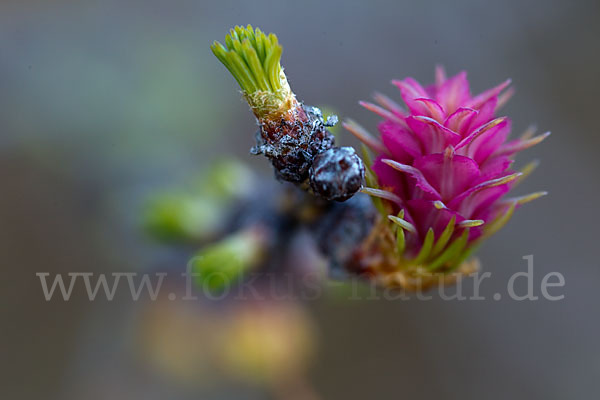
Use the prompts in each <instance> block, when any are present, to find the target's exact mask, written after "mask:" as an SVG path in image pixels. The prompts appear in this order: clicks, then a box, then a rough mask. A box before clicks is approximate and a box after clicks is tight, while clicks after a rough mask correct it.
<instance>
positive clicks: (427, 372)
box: [0, 0, 600, 400]
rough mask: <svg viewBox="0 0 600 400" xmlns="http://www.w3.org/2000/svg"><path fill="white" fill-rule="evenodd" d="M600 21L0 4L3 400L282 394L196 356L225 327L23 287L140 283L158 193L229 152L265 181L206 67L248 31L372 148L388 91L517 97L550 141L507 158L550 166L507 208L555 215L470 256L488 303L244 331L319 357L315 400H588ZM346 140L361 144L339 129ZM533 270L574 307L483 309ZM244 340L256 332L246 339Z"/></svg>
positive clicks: (553, 0)
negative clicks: (128, 276) (459, 85)
mask: <svg viewBox="0 0 600 400" xmlns="http://www.w3.org/2000/svg"><path fill="white" fill-rule="evenodd" d="M599 18H600V3H598V2H597V1H591V0H590V1H568V2H567V1H559V0H544V1H542V0H539V1H517V0H514V1H512V0H511V1H497V2H480V1H467V0H459V1H420V2H409V1H395V2H382V1H369V2H352V1H347V0H346V1H335V2H321V1H304V2H295V3H291V2H273V1H262V0H259V1H252V2H250V1H238V2H230V1H227V0H222V1H218V2H204V1H192V0H174V1H154V0H150V1H148V0H146V1H130V2H124V1H116V0H115V1H112V0H105V1H85V2H79V1H67V0H56V1H52V2H46V1H23V0H22V1H16V0H11V1H3V2H2V3H1V5H0V49H1V52H0V76H1V78H0V88H1V92H0V93H1V95H0V105H1V106H0V121H1V133H0V177H1V181H0V182H1V189H0V193H1V194H0V226H1V228H0V238H1V240H0V255H1V259H2V273H3V278H2V280H1V283H0V286H1V292H0V293H1V296H2V306H1V307H0V313H1V314H0V335H1V340H0V348H1V353H0V360H2V361H1V364H0V382H1V384H0V393H1V394H2V397H3V398H11V399H37V398H41V397H43V398H46V399H82V398H83V399H109V398H110V399H138V398H139V399H164V398H172V399H188V398H189V399H192V398H194V399H198V398H202V399H263V398H278V397H277V394H273V391H269V390H265V388H264V385H263V384H261V383H260V382H261V379H262V378H259V379H244V378H240V377H239V376H238V375H235V374H233V376H232V375H228V374H226V373H223V369H222V368H220V367H217V364H219V363H218V362H217V361H214V359H213V357H214V354H212V353H214V351H212V350H211V349H213V350H214V348H216V346H217V345H216V344H215V343H216V341H215V340H213V339H209V338H210V337H211V335H212V336H214V335H215V330H216V329H218V327H219V326H221V325H222V326H225V328H223V329H222V331H218V330H217V331H218V332H231V331H232V329H234V328H231V326H230V325H228V324H229V323H230V321H229V322H227V321H225V322H224V321H221V320H219V321H216V322H215V319H219V318H220V316H219V315H220V311H218V310H217V311H215V310H205V309H203V308H202V307H201V306H200V305H190V304H179V303H178V302H168V301H158V302H155V304H150V305H149V304H144V303H142V302H132V301H131V298H130V296H129V295H128V293H124V294H117V296H116V298H115V299H114V300H113V301H112V302H109V301H106V300H102V299H101V300H97V301H93V302H90V301H88V299H87V297H86V296H85V293H84V290H83V287H82V286H81V285H80V286H78V287H76V288H75V290H74V292H73V295H72V299H71V300H70V301H68V302H64V301H62V300H61V299H58V298H56V299H53V300H52V301H49V302H46V301H45V300H44V296H43V293H42V291H41V288H40V282H39V279H38V278H37V277H36V275H35V273H36V272H50V273H51V274H55V273H65V274H66V273H68V272H94V273H102V272H104V273H110V272H116V271H143V270H145V269H148V268H152V267H153V266H155V265H156V264H157V263H160V262H161V261H160V260H163V259H164V251H165V250H164V248H161V246H160V245H157V244H156V243H153V242H152V241H150V240H149V239H148V238H147V237H146V236H145V235H144V233H143V232H142V230H141V229H140V224H139V217H140V213H141V211H140V210H141V207H142V206H141V205H142V204H143V201H144V199H145V198H146V197H147V196H148V194H150V193H153V192H154V191H156V190H163V189H164V188H165V187H170V186H172V185H174V184H177V183H178V182H181V181H183V180H185V179H188V178H189V177H190V176H193V175H194V174H197V173H199V172H201V171H203V169H204V168H206V167H207V166H208V165H210V164H211V163H212V162H214V161H215V160H216V159H217V158H218V157H222V156H226V155H230V156H233V157H237V158H239V159H240V160H242V161H244V162H247V163H249V165H251V166H252V168H254V169H255V170H256V171H257V172H258V173H262V174H265V176H267V177H270V176H271V175H270V174H271V171H270V170H269V166H268V163H267V162H266V161H265V160H264V159H262V158H255V157H252V156H250V155H249V153H248V149H249V148H250V147H251V146H252V145H253V142H254V135H253V133H254V129H255V128H254V121H253V119H252V116H251V114H250V113H249V112H248V109H247V106H246V105H245V104H244V103H243V101H241V98H240V94H239V93H238V87H237V86H236V84H235V81H234V80H233V79H232V78H231V76H229V74H228V72H227V71H226V70H225V68H223V66H222V65H221V64H220V63H219V62H218V61H217V60H216V58H215V57H214V56H213V55H212V54H211V52H210V49H209V45H210V43H211V42H212V41H213V40H214V39H218V40H221V41H222V40H223V38H224V35H225V33H226V32H227V30H228V29H229V28H230V27H231V26H233V25H236V24H243V25H245V24H248V23H251V24H253V25H255V26H259V27H261V28H262V29H263V30H265V31H267V32H275V33H277V35H278V36H279V39H280V42H281V43H283V45H284V53H283V59H282V64H283V65H284V67H285V68H286V72H287V75H288V77H289V80H290V83H291V86H292V88H293V89H294V91H295V92H296V94H297V95H298V97H299V98H301V99H303V100H304V101H305V102H306V103H307V104H315V105H326V106H327V107H328V108H330V109H332V110H335V112H336V113H338V114H339V115H340V117H341V118H345V117H350V116H351V117H352V118H353V119H355V120H358V121H360V122H361V123H362V124H363V125H364V126H366V127H370V128H371V129H372V130H374V129H375V123H376V121H377V118H376V117H375V116H374V115H372V114H371V113H369V112H367V111H366V110H363V109H362V108H361V107H360V106H359V105H358V103H357V102H358V100H360V99H368V98H369V97H370V96H371V94H372V93H373V92H374V91H375V90H377V91H382V92H383V93H386V94H388V95H390V96H392V97H394V98H399V96H398V94H397V93H396V91H395V90H394V88H393V87H392V86H391V85H390V84H389V82H390V80H391V79H393V78H400V79H401V78H403V77H405V76H413V77H414V78H416V79H418V80H420V81H421V82H431V81H432V80H433V69H434V65H435V64H436V63H441V64H443V65H445V67H446V69H447V71H448V73H449V74H454V73H456V72H458V71H460V70H462V69H465V70H467V71H468V73H469V78H470V81H471V85H472V90H473V91H474V92H480V91H482V90H484V89H486V88H488V87H491V86H493V85H495V84H497V83H499V82H501V81H502V80H504V79H505V78H507V77H510V78H512V79H513V85H514V87H515V88H516V90H517V92H516V95H515V96H514V98H513V99H512V100H511V101H510V102H509V104H508V105H507V107H506V108H505V109H504V110H503V113H506V114H507V115H509V116H511V118H512V119H513V129H514V131H515V134H518V133H519V132H520V131H523V130H525V129H526V128H527V127H528V126H529V125H530V124H532V123H534V124H536V125H537V126H538V128H539V130H540V131H546V130H551V131H552V132H553V135H552V136H551V137H550V138H549V140H547V141H546V142H544V143H543V144H541V145H540V146H538V147H536V148H534V149H531V150H528V151H526V152H525V153H524V154H523V155H522V156H521V158H519V159H518V165H524V164H525V162H526V161H528V160H529V159H533V158H539V159H541V161H542V164H541V166H540V168H538V170H537V171H536V172H535V173H534V174H533V175H532V176H531V177H530V178H529V179H528V181H527V182H526V183H525V184H524V185H523V186H522V187H520V188H519V190H523V191H525V192H530V191H536V190H548V191H549V192H550V195H549V196H547V197H545V198H543V199H540V200H538V201H536V202H534V203H532V204H530V205H527V206H525V207H524V208H523V209H521V210H520V211H519V212H518V213H517V215H516V217H515V218H513V220H512V221H511V222H510V223H509V224H508V225H507V226H506V227H505V228H504V230H502V231H501V232H499V233H498V234H497V235H496V237H495V238H493V239H492V240H490V241H489V242H488V243H486V244H485V246H484V247H483V248H482V250H481V251H480V253H479V257H480V259H481V260H482V265H483V269H484V270H485V271H491V272H492V273H493V279H490V280H489V281H488V282H486V284H484V285H483V286H482V293H481V294H482V295H483V296H485V297H486V298H487V300H486V301H463V302H458V301H450V302H445V301H442V300H441V299H439V298H438V297H437V296H434V299H433V300H430V301H419V300H417V299H413V300H410V301H370V300H362V301H340V300H337V299H334V298H332V297H329V296H324V297H323V298H320V299H318V300H315V301H312V302H310V304H308V306H307V308H306V309H301V310H298V309H295V308H294V306H291V307H292V308H294V309H293V310H291V311H286V310H284V311H283V312H275V313H274V314H273V315H275V317H270V316H267V317H265V318H263V319H260V318H259V319H257V318H254V317H250V318H249V319H248V318H245V317H244V318H240V319H237V320H236V321H238V322H239V321H246V322H247V321H251V322H248V324H249V326H250V328H248V326H247V325H248V324H246V322H243V323H241V326H242V328H240V329H242V331H243V330H244V329H250V331H251V332H254V333H255V334H256V335H258V337H259V339H260V338H263V339H264V338H265V337H266V338H267V339H265V340H266V341H267V342H268V343H267V344H266V345H269V343H272V341H271V339H269V335H270V334H271V333H272V329H279V330H277V331H276V332H279V333H280V337H278V339H277V340H283V341H284V342H287V343H288V344H289V343H293V344H294V345H293V346H294V347H295V348H300V349H301V348H303V347H302V346H303V345H304V344H306V343H308V342H310V345H306V346H308V347H310V348H311V349H312V350H307V352H309V353H311V354H312V355H311V356H310V357H308V356H306V358H307V361H306V363H305V364H306V365H304V364H303V365H302V366H301V367H298V368H304V369H305V370H306V377H305V382H304V383H303V384H304V385H306V386H310V387H311V389H310V390H312V391H314V393H318V396H319V398H323V399H345V400H348V399H364V398H373V399H382V398H384V399H385V398H398V397H402V398H423V399H436V398H461V399H463V400H467V399H481V398H485V399H506V398H513V399H531V398H545V399H565V398H595V396H598V385H597V381H598V378H600V345H599V344H598V337H599V334H600V314H599V311H598V310H599V307H598V300H597V299H596V297H595V291H596V290H597V288H598V283H599V282H600V280H599V279H600V265H599V264H600V263H599V261H598V260H599V258H598V256H597V253H596V250H597V248H598V246H597V242H598V239H599V235H598V231H597V229H598V226H599V223H600V218H599V217H598V215H599V213H598V212H597V202H598V200H597V199H598V198H599V196H600V184H599V182H598V173H599V172H600V158H599V157H598V151H597V149H598V148H599V147H600V132H599V127H598V122H597V121H598V115H597V110H596V107H597V102H598V93H600V79H599V78H598V71H599V70H600V48H599V44H598V38H600V24H598V23H597V22H598V19H599ZM338 139H339V141H340V142H342V143H345V144H355V142H353V141H352V139H351V138H350V135H348V134H345V133H343V132H340V133H339V134H338ZM529 254H533V255H534V265H535V276H536V280H535V282H536V284H538V285H539V282H540V281H541V277H542V276H543V275H545V274H546V273H548V272H552V271H559V272H561V273H562V274H563V275H564V276H565V280H566V286H565V287H564V288H563V289H561V290H562V293H564V294H565V298H564V299H563V300H561V301H556V302H550V301H546V300H539V301H535V302H517V301H511V300H509V299H502V300H500V301H494V300H493V299H492V294H493V293H496V292H499V291H502V290H503V288H505V286H506V282H507V280H508V278H509V277H510V276H511V275H512V274H514V273H515V272H517V271H520V270H524V269H525V265H526V264H525V261H524V260H523V259H522V257H523V256H525V255H529ZM538 288H539V286H538ZM538 294H539V292H538ZM282 307H285V305H282ZM251 312H254V311H251ZM259 313H260V312H259ZM269 315H271V314H269ZM282 315H283V317H282ZM287 318H290V319H291V321H292V322H289V321H288V319H287ZM221 319H222V318H221ZM257 320H258V321H263V320H264V321H266V322H265V324H262V322H259V323H258V326H257V327H256V326H255V327H253V326H254V325H253V324H255V323H256V321H257ZM273 321H275V322H274V323H273V324H272V323H271V322H273ZM302 321H305V322H302ZM234 324H235V322H234ZM294 324H299V325H298V326H300V325H301V326H302V327H301V328H298V329H292V328H293V327H294V326H296V325H294ZM290 327H292V328H290ZM230 328H231V329H230ZM235 329H237V328H235ZM261 329H262V331H261ZM286 329H287V330H286ZM263 331H264V332H265V334H264V335H263V334H261V333H260V332H263ZM299 331H301V332H300V333H299ZM304 331H306V332H304ZM236 332H237V331H236ZM256 332H258V333H256ZM302 332H304V333H302ZM298 335H300V336H301V337H297V336H298ZM302 335H305V336H302ZM274 336H277V335H276V334H274ZM282 338H283V339H282ZM307 338H309V339H307ZM273 340H275V339H273ZM248 342H249V343H254V342H252V340H249V341H248ZM298 343H303V345H298ZM184 344H185V345H184ZM182 346H183V347H182ZM225 347H227V346H225ZM211 351H212V353H211ZM240 351H243V350H240ZM299 351H300V350H299ZM190 354H191V355H192V356H190ZM278 354H279V353H278ZM288 356H289V357H291V359H298V358H303V357H305V355H294V354H292V355H284V356H282V357H283V359H286V358H285V357H288ZM308 358H310V360H308ZM285 363H288V361H285ZM273 373H274V372H273ZM257 382H258V383H257ZM289 387H291V388H294V387H295V386H294V385H291V386H289ZM292 392H293V393H301V392H302V390H301V389H298V390H297V391H295V390H292ZM313 396H316V394H314V395H313ZM284 397H285V396H281V398H284ZM286 398H294V397H292V396H288V397H286ZM296 398H311V397H310V395H308V394H307V395H306V396H301V395H298V396H296Z"/></svg>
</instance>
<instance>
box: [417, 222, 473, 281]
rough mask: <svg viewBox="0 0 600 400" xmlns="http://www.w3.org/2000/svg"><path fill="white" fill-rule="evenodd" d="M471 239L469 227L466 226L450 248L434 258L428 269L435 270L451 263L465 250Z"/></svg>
mask: <svg viewBox="0 0 600 400" xmlns="http://www.w3.org/2000/svg"><path fill="white" fill-rule="evenodd" d="M468 239H469V228H466V229H465V230H464V231H463V233H462V235H461V236H460V237H459V238H458V239H456V240H455V241H454V242H452V243H451V244H450V246H448V248H447V249H446V250H445V251H444V252H443V253H442V254H440V255H439V256H438V257H437V258H436V259H435V260H433V261H432V262H431V263H429V265H427V269H428V270H430V271H435V270H436V269H438V268H440V267H442V266H444V265H445V264H447V263H451V262H452V260H453V259H455V258H458V256H459V254H460V252H461V251H462V250H463V248H464V247H465V245H466V244H467V240H468Z"/></svg>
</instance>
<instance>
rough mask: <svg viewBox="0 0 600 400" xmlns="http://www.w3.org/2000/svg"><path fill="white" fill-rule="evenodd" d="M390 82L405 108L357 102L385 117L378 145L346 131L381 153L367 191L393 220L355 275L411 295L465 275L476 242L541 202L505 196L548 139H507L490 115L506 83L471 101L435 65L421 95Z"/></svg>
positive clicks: (462, 76) (504, 125)
mask: <svg viewBox="0 0 600 400" xmlns="http://www.w3.org/2000/svg"><path fill="white" fill-rule="evenodd" d="M393 84H394V85H396V86H397V87H398V88H399V89H400V94H401V96H402V99H403V100H404V102H405V104H406V106H407V110H405V109H404V108H402V107H400V106H399V105H397V104H396V103H395V102H394V101H393V100H390V99H389V98H387V97H385V96H383V95H380V94H377V95H376V96H375V100H376V102H377V103H378V104H379V105H375V104H371V103H365V102H361V104H362V105H363V106H364V107H366V108H367V109H369V110H371V111H374V112H375V113H377V114H378V115H380V116H382V117H383V118H384V120H383V121H382V122H381V123H379V126H378V128H379V131H380V133H381V137H380V139H378V138H375V137H373V136H370V135H369V134H368V133H367V132H366V131H365V130H364V129H362V128H361V127H360V126H359V125H357V124H356V123H354V122H351V121H350V122H347V123H346V124H345V126H346V128H347V129H348V130H350V131H351V132H352V133H354V134H355V135H356V136H357V137H359V139H361V140H362V141H363V142H364V143H365V144H366V145H367V146H368V147H370V148H371V149H372V150H373V151H374V152H375V153H376V154H377V156H376V158H375V161H374V163H373V164H372V171H371V174H372V175H371V176H370V178H371V186H372V188H368V189H365V191H366V192H367V193H369V194H371V195H373V196H376V197H378V198H383V199H384V201H383V202H381V201H380V203H379V207H380V209H381V210H382V211H383V212H384V213H386V214H390V215H389V217H388V218H387V219H385V220H382V221H381V223H380V224H379V227H378V229H379V233H375V232H374V236H373V237H372V238H371V239H372V240H371V241H370V242H369V244H368V245H365V247H364V248H363V249H362V251H363V254H362V255H361V257H359V264H360V265H357V266H355V268H357V269H358V270H359V271H360V272H361V273H364V274H367V275H371V276H372V277H374V278H376V279H377V280H379V281H382V282H383V283H384V284H386V285H401V286H404V287H410V286H411V283H410V282H411V281H410V279H411V277H412V278H414V277H422V276H425V275H430V274H431V273H438V272H441V273H444V274H448V273H449V272H452V271H462V272H469V271H471V270H472V269H473V268H474V266H475V265H476V261H471V262H466V261H465V260H466V259H467V258H468V257H469V255H470V254H471V253H472V251H473V250H474V249H475V248H476V246H477V245H478V244H479V243H480V242H481V240H482V239H484V238H486V237H488V236H490V235H491V234H493V233H494V232H496V231H497V230H498V229H499V228H500V227H502V226H503V225H504V224H505V223H506V222H507V221H508V219H509V218H510V217H511V215H512V213H513V211H514V210H515V208H517V207H518V206H519V205H521V204H523V203H525V202H527V201H530V200H533V199H535V198H537V197H539V196H541V195H543V194H545V193H544V192H538V193H533V194H531V195H528V196H523V197H519V198H510V199H505V198H504V195H505V194H506V193H507V192H508V191H510V189H511V188H512V187H513V186H514V185H515V184H516V183H517V182H518V181H519V180H521V179H522V178H523V177H524V176H525V175H526V174H527V173H529V172H530V171H531V170H532V169H533V167H534V164H530V165H528V166H527V167H525V169H524V170H523V171H521V172H515V171H514V170H512V169H511V164H512V163H513V159H514V155H515V154H516V153H517V152H519V151H521V150H524V149H526V148H528V147H531V146H533V145H535V144H537V143H539V142H541V141H542V140H543V139H544V138H545V137H547V136H548V134H549V133H545V134H543V135H539V136H535V137H532V133H533V132H532V131H528V132H526V133H525V134H524V135H523V136H522V137H521V138H519V139H515V140H511V141H508V140H507V138H508V135H509V133H510V120H509V119H508V118H507V117H497V116H496V111H497V110H498V109H499V108H500V107H501V106H502V105H503V104H504V103H505V102H506V101H507V100H508V98H509V97H510V96H511V94H512V91H511V90H510V89H509V90H506V91H505V89H506V88H507V87H508V86H509V84H510V80H507V81H505V82H503V83H502V84H500V85H498V86H496V87H494V88H492V89H489V90H487V91H485V92H483V93H481V94H479V95H477V96H471V93H470V90H469V82H468V81H467V75H466V73H465V72H461V73H459V74H458V75H456V76H454V77H452V78H449V79H447V78H446V76H445V73H444V70H443V69H442V68H440V67H438V68H437V70H436V82H435V84H434V85H431V86H428V87H422V86H421V85H420V84H419V83H418V82H417V81H415V80H414V79H412V78H406V79H404V80H401V81H393ZM365 161H366V160H365ZM373 173H374V174H373ZM392 226H393V227H394V228H393V229H395V230H397V231H396V233H395V234H392ZM390 242H391V243H390ZM377 253H379V254H383V257H374V255H376V254H377Z"/></svg>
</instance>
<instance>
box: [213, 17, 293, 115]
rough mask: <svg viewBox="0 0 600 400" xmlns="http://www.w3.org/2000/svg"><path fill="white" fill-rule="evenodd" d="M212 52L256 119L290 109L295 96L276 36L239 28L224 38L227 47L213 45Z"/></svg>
mask: <svg viewBox="0 0 600 400" xmlns="http://www.w3.org/2000/svg"><path fill="white" fill-rule="evenodd" d="M211 50H212V52H213V53H214V54H215V56H216V57H217V58H218V59H219V60H220V61H221V62H222V63H223V65H225V67H226V68H227V69H228V70H229V72H231V74H232V75H233V77H234V78H235V80H236V81H237V82H238V84H239V85H240V87H241V89H242V91H243V93H244V97H245V98H246V100H247V101H248V104H249V105H250V107H251V108H252V110H253V111H254V113H255V114H256V115H257V117H262V116H265V115H268V114H271V113H275V112H279V111H287V110H288V109H289V108H290V106H291V104H292V101H293V93H292V91H291V89H290V87H289V84H288V82H287V78H286V76H285V74H284V73H283V68H282V67H281V64H280V60H281V53H282V51H283V48H282V47H281V45H280V44H279V41H278V39H277V36H275V35H274V34H273V33H270V34H268V35H267V34H265V33H264V32H262V31H261V30H260V29H259V28H256V29H254V28H253V27H252V26H251V25H248V26H247V27H245V28H244V27H241V26H236V27H234V28H232V29H231V30H230V31H229V33H228V34H227V35H226V36H225V45H223V44H221V43H219V42H218V41H214V42H213V44H212V46H211Z"/></svg>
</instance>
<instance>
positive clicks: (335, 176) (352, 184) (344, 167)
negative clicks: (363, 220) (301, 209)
mask: <svg viewBox="0 0 600 400" xmlns="http://www.w3.org/2000/svg"><path fill="white" fill-rule="evenodd" d="M364 177H365V166H364V165H363V162H362V160H361V159H360V157H359V156H358V154H356V151H355V150H354V149H353V148H352V147H332V148H330V149H329V150H326V151H323V152H321V153H319V154H318V155H317V156H316V157H315V158H314V160H313V163H312V165H311V167H310V171H309V179H310V186H311V188H312V190H313V192H315V194H317V195H319V196H321V197H323V198H325V199H327V200H337V201H344V200H347V199H349V198H350V197H352V196H353V195H354V194H355V193H356V192H358V191H359V190H360V189H361V188H362V185H363V181H364Z"/></svg>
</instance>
